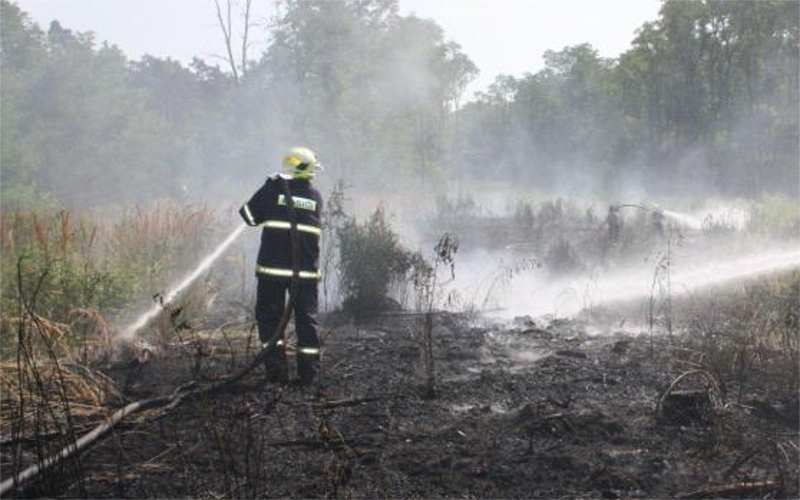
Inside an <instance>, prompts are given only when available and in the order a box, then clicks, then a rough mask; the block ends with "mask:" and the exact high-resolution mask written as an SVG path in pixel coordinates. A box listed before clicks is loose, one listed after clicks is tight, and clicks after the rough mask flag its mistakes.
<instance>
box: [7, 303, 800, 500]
mask: <svg viewBox="0 0 800 500" xmlns="http://www.w3.org/2000/svg"><path fill="white" fill-rule="evenodd" d="M328 323H329V324H334V323H335V322H334V320H333V319H330V320H329V321H328ZM435 325H436V326H435V329H434V332H433V333H434V334H433V337H434V341H435V361H436V389H437V391H436V392H437V394H436V396H435V397H428V394H427V390H426V375H425V362H424V349H423V344H422V342H421V338H422V336H421V335H420V331H421V321H420V318H419V317H418V316H413V315H395V316H384V317H379V318H375V319H374V320H372V321H370V322H368V323H367V324H362V325H352V324H341V325H339V326H336V327H334V328H331V329H330V331H329V333H328V334H327V336H326V339H325V357H324V373H323V376H322V380H321V385H320V387H317V388H301V387H299V386H297V385H295V384H288V385H283V386H276V385H268V384H266V383H265V382H264V380H263V375H262V373H261V372H260V371H258V372H254V373H253V374H252V375H250V376H248V377H247V378H245V379H244V380H243V381H241V382H239V383H237V384H236V385H234V386H232V387H229V388H227V389H225V390H223V391H220V392H218V393H216V394H214V395H206V396H201V397H196V398H193V399H189V400H187V401H185V402H184V403H183V404H182V405H181V406H180V407H178V408H177V409H175V410H173V411H171V412H170V413H168V414H166V415H163V416H161V417H159V412H158V410H148V411H147V412H144V413H141V414H137V415H134V416H133V417H130V418H129V419H128V420H126V423H124V424H123V425H121V426H119V427H117V428H116V429H115V430H114V431H113V432H112V433H111V434H110V435H109V436H107V437H106V438H104V439H103V440H102V441H100V442H99V443H98V444H96V445H94V446H93V447H92V448H90V449H89V450H88V451H87V452H85V453H84V454H83V455H82V457H81V458H80V460H79V461H71V462H70V463H68V464H66V465H65V466H61V467H59V468H57V470H54V471H52V472H50V473H49V474H48V477H47V478H46V479H47V480H46V481H45V482H44V483H42V482H40V483H39V486H37V487H35V488H30V489H28V490H26V491H25V492H23V493H24V494H25V495H31V496H56V497H90V498H109V497H113V498H165V497H169V498H174V497H198V498H223V497H245V498H256V497H270V498H272V497H291V498H321V497H350V498H374V497H388V498H397V497H402V498H413V497H425V498H432V497H437V498H441V497H448V498H476V497H479V498H489V497H491V498H562V497H568V498H575V497H589V498H627V497H637V498H667V497H669V498H674V497H681V496H687V495H688V496H694V497H717V498H780V497H783V498H796V497H797V496H798V488H797V484H798V466H797V460H798V430H799V429H798V427H800V426H799V425H798V420H797V416H796V413H794V412H796V402H794V403H793V402H791V401H790V402H788V406H787V405H786V404H787V402H786V401H782V400H780V399H779V398H778V397H777V396H771V395H769V394H764V393H763V392H758V391H755V390H753V392H752V393H750V394H744V395H743V397H742V398H737V399H735V400H733V398H731V397H722V395H721V394H719V389H718V388H715V387H713V386H712V385H709V383H708V380H706V379H705V378H704V377H702V376H693V375H691V374H690V375H687V376H686V377H684V379H682V381H681V382H680V383H679V384H675V386H674V387H672V388H671V389H669V387H670V383H671V382H672V381H673V380H674V379H675V377H676V375H677V374H680V373H682V372H683V373H685V372H687V371H690V369H689V368H685V367H681V365H680V364H679V363H677V361H676V360H677V355H676V350H674V349H670V348H669V343H668V342H667V340H666V339H660V338H656V339H651V338H650V337H648V336H639V337H632V336H628V335H625V334H622V333H617V334H614V333H610V334H608V335H603V336H595V337H592V336H589V335H587V334H586V333H585V328H584V325H582V324H581V323H579V322H573V321H553V322H551V323H550V324H544V325H542V324H540V325H538V326H537V325H535V324H533V323H528V324H525V323H524V322H521V323H518V324H516V325H513V326H509V325H506V326H498V325H494V326H491V325H489V326H475V325H474V324H473V323H470V322H469V321H467V320H466V319H465V318H463V317H460V316H457V315H449V314H441V315H437V316H436V321H435ZM225 333H226V335H225V337H226V339H222V338H221V337H220V336H219V335H217V336H216V337H214V338H201V337H199V336H197V337H195V338H194V339H193V340H190V341H187V342H184V343H182V344H177V343H171V344H167V345H164V346H161V348H160V350H159V351H158V352H157V353H156V355H155V356H153V357H152V359H150V360H149V362H147V363H144V364H141V365H139V366H136V367H131V366H129V367H124V368H119V367H118V369H117V370H116V371H115V372H113V373H112V375H113V376H114V378H115V379H116V380H117V381H118V383H119V387H120V388H121V390H122V391H123V392H124V394H125V398H126V399H127V400H129V401H132V400H135V399H138V398H143V397H150V396H153V395H157V394H169V393H171V392H172V390H173V389H174V388H175V387H177V386H179V385H180V384H182V383H184V382H186V381H187V380H191V379H192V378H194V379H196V380H198V381H199V382H200V383H203V381H204V380H209V379H213V378H214V377H215V376H219V375H221V374H225V373H230V372H232V371H235V370H236V369H238V368H240V367H241V366H243V365H244V364H245V362H246V360H247V358H248V356H249V355H250V354H248V352H247V350H248V346H250V345H251V342H250V341H248V340H247V339H249V338H250V334H249V332H247V331H243V330H242V331H235V330H230V329H229V330H226V331H225ZM218 334H219V331H218ZM198 353H199V355H198ZM232 353H233V356H231V354H232ZM668 389H669V390H668ZM665 393H667V394H672V395H675V396H676V397H669V398H667V399H666V400H665V402H664V404H659V401H660V399H661V396H663V395H664V394H665ZM678 396H681V397H683V399H681V398H680V397H678ZM732 400H733V401H735V402H731V401H732ZM782 405H783V406H782ZM8 453H9V450H6V449H4V463H5V467H4V471H5V472H6V474H4V477H7V474H8ZM59 471H60V472H59ZM757 482H760V483H762V484H760V485H753V484H749V485H744V486H742V485H740V484H739V483H757ZM715 488H718V489H715ZM16 494H20V492H17V493H16Z"/></svg>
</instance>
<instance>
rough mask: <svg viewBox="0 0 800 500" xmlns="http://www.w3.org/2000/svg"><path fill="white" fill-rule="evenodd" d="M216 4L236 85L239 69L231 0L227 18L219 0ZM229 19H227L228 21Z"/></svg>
mask: <svg viewBox="0 0 800 500" xmlns="http://www.w3.org/2000/svg"><path fill="white" fill-rule="evenodd" d="M249 3H250V2H249V1H248V5H249ZM214 5H215V6H216V7H217V21H218V22H219V29H220V30H222V38H223V40H224V41H225V50H226V51H227V52H228V65H230V67H231V72H233V81H234V83H236V85H239V71H238V70H237V69H236V59H235V58H234V56H233V45H232V40H231V38H232V33H231V30H232V23H231V10H232V7H231V0H227V2H226V5H227V15H226V16H225V18H223V16H222V8H221V7H220V6H219V0H214ZM226 19H227V21H226Z"/></svg>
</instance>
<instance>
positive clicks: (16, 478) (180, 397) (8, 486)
mask: <svg viewBox="0 0 800 500" xmlns="http://www.w3.org/2000/svg"><path fill="white" fill-rule="evenodd" d="M281 181H282V182H281V184H282V187H283V190H284V191H285V194H286V198H287V202H286V207H287V209H288V212H289V219H290V221H291V227H290V230H289V231H290V238H291V244H292V270H293V273H292V280H291V284H290V286H289V301H288V304H287V305H286V308H285V309H284V310H283V316H281V321H280V323H279V324H278V328H277V329H276V330H275V333H274V334H273V335H272V338H271V339H270V340H269V342H267V344H266V345H264V346H263V348H262V349H261V351H259V352H258V354H257V355H256V357H255V358H253V360H252V361H251V362H250V364H249V365H247V366H246V367H245V368H244V369H242V370H241V371H239V372H238V373H236V374H234V375H231V376H230V377H227V378H225V379H223V380H221V381H219V382H216V383H214V384H211V385H207V386H204V387H198V388H196V389H192V390H189V391H187V388H188V387H191V386H193V385H194V383H192V382H190V383H188V384H184V385H182V386H180V387H178V388H177V389H175V392H173V393H172V395H170V396H162V397H158V398H149V399H140V400H139V401H136V402H133V403H131V404H129V405H127V406H125V407H124V408H122V409H120V410H117V411H116V412H114V414H113V415H111V417H109V418H108V419H106V421H105V422H103V423H101V424H100V425H98V426H97V427H95V428H94V429H93V430H91V431H89V432H87V433H86V434H84V435H83V436H81V437H80V438H78V439H77V440H75V441H74V442H72V443H70V444H68V445H67V446H65V447H64V448H62V449H61V451H59V452H58V453H56V454H54V455H50V456H49V457H46V458H44V459H43V460H42V461H41V462H40V463H38V464H36V465H32V466H30V467H28V468H27V469H25V470H23V471H22V472H20V473H19V474H13V475H12V477H10V478H9V479H6V480H5V481H3V482H2V483H0V497H2V496H4V495H5V494H6V493H8V492H9V491H12V490H14V489H15V488H18V487H20V486H22V485H24V484H25V483H26V482H28V481H30V480H31V479H33V478H35V477H36V476H38V475H39V474H40V473H41V472H42V471H44V470H46V469H48V468H50V467H52V466H53V465H55V464H57V463H59V462H61V461H63V460H66V459H68V458H69V457H71V456H72V455H74V454H76V453H78V452H79V451H81V450H82V449H83V448H85V447H86V446H88V445H90V444H91V443H93V442H94V441H96V440H97V439H98V438H100V437H101V436H103V435H104V434H105V433H106V432H108V431H109V430H111V429H112V428H113V427H114V426H116V425H117V424H118V423H120V422H121V421H122V419H124V418H125V417H127V416H128V415H131V414H133V413H136V412H137V411H139V410H145V409H153V408H162V407H163V410H162V413H161V414H162V415H164V414H166V412H168V411H170V410H173V409H174V408H177V407H178V405H180V404H181V403H182V402H183V401H185V400H186V399H187V398H189V397H193V396H198V395H201V394H207V393H211V392H214V391H217V390H219V389H222V388H224V387H226V386H229V385H231V384H234V383H236V382H237V381H239V380H241V379H242V378H243V377H244V376H245V375H247V374H248V373H250V372H251V371H253V369H255V368H256V367H257V366H258V365H260V364H262V363H264V361H265V360H266V359H267V355H268V354H269V353H270V351H271V350H272V349H274V348H275V345H276V344H277V343H278V340H280V339H282V338H283V334H284V332H285V330H286V326H287V325H288V324H289V320H290V319H291V316H292V309H293V308H294V302H295V297H296V295H297V289H298V287H299V278H298V276H299V270H300V255H299V253H300V240H299V235H298V232H297V215H296V212H295V210H294V198H292V192H291V188H290V187H289V183H288V182H286V180H285V179H282V178H281Z"/></svg>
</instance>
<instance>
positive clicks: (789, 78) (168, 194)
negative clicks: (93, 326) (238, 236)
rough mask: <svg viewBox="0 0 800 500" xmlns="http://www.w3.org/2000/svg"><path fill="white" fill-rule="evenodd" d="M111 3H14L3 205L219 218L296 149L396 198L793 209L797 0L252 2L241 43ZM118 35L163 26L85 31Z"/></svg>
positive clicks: (168, 14)
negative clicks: (171, 209) (783, 204)
mask: <svg viewBox="0 0 800 500" xmlns="http://www.w3.org/2000/svg"><path fill="white" fill-rule="evenodd" d="M490 4H491V5H492V7H490V6H489V5H490ZM637 4H638V2H637ZM17 5H19V6H17ZM26 5H29V6H30V8H31V9H32V10H34V11H36V12H37V14H36V16H35V17H34V18H31V17H30V16H29V15H28V14H27V13H26V12H25V8H26ZM110 5H111V4H110V3H103V6H104V7H101V6H100V5H99V4H97V3H91V2H89V3H81V2H78V3H72V2H66V1H65V2H55V3H49V2H47V3H43V2H38V1H36V0H28V2H23V3H21V4H14V3H8V2H4V4H3V12H4V15H3V23H4V24H3V26H4V33H3V43H4V52H3V54H4V58H3V65H2V71H3V77H4V78H3V79H4V85H3V102H2V103H3V110H4V113H3V130H4V134H3V137H4V141H3V162H2V176H3V180H4V182H3V186H2V193H3V201H4V203H6V204H9V203H12V204H19V203H22V204H26V203H29V202H30V201H31V200H37V202H39V200H41V199H42V198H44V199H49V200H52V201H53V202H54V203H65V204H67V205H68V206H72V207H76V208H87V207H92V206H97V205H106V204H116V203H122V204H125V203H130V202H135V201H140V202H141V201H146V200H153V199H157V198H161V199H163V198H172V199H177V200H183V201H196V202H197V201H203V202H210V203H212V204H213V205H214V206H224V205H227V204H229V203H238V202H239V201H240V198H241V196H242V194H241V193H243V192H247V191H248V190H249V189H250V186H252V185H253V184H254V183H258V182H260V179H263V178H264V176H265V175H267V174H269V173H270V172H271V171H272V170H273V169H274V165H275V160H274V159H275V158H278V157H279V155H280V154H281V151H282V150H283V149H284V148H285V147H286V146H287V144H295V143H300V144H309V145H313V147H314V148H315V150H317V152H318V154H319V156H320V157H321V158H323V159H324V161H325V163H327V164H328V165H330V166H331V168H330V170H329V172H328V173H327V174H326V176H323V177H321V178H320V182H321V183H322V186H323V187H324V188H325V189H329V188H330V186H331V185H332V182H333V181H334V180H335V179H342V180H344V181H345V182H346V183H347V184H348V185H350V186H351V187H352V190H355V191H359V192H360V194H362V195H363V194H365V192H366V191H370V192H372V193H377V197H378V198H380V197H384V196H385V195H387V194H388V191H391V192H392V193H395V194H397V193H398V188H399V189H400V190H401V191H402V192H403V193H405V195H406V196H412V197H422V198H424V199H432V198H434V197H435V196H437V193H442V192H452V191H453V187H454V186H456V188H457V189H460V190H462V191H463V192H465V193H474V192H481V191H485V188H484V187H483V186H487V187H488V186H494V187H499V188H500V189H501V190H502V189H507V188H508V187H509V182H507V181H511V183H513V186H514V188H515V189H518V190H520V191H521V193H522V194H519V195H518V196H524V195H525V194H524V193H528V194H530V195H534V196H535V194H536V193H537V192H539V193H543V192H556V193H558V194H561V195H574V196H581V197H588V198H591V199H620V198H627V199H630V198H631V197H632V196H635V197H637V198H639V199H642V198H645V197H647V198H650V199H670V198H676V197H681V196H689V197H693V196H705V195H708V194H712V195H715V196H723V197H724V196H727V197H730V196H745V197H758V196H761V195H763V194H765V193H784V194H788V195H791V196H796V195H797V192H798V182H799V175H800V174H798V166H797V158H798V145H797V144H798V132H797V131H798V117H797V113H795V112H794V110H795V109H797V107H798V85H797V78H798V77H797V75H798V54H797V26H796V24H797V23H796V22H795V19H796V17H797V16H796V14H797V8H798V4H797V3H796V2H782V1H777V2H686V3H684V2H666V3H665V4H663V5H662V6H660V11H659V13H657V14H656V13H655V12H651V11H647V12H645V11H644V10H636V9H630V8H629V6H628V5H627V2H621V3H619V4H616V3H615V4H612V5H613V6H612V5H609V6H607V7H606V8H605V9H603V10H601V11H600V12H598V11H596V10H592V9H596V8H598V7H596V6H595V7H593V8H592V9H589V8H588V7H587V8H584V7H585V6H584V5H583V4H581V3H572V2H567V5H569V6H571V7H570V8H569V9H568V8H567V7H558V8H555V7H553V5H555V4H551V3H548V2H532V3H528V2H509V3H507V4H503V5H504V6H505V7H504V8H502V9H501V8H496V7H495V4H494V3H487V2H484V3H481V2H477V1H473V2H467V3H466V4H464V5H463V6H461V3H459V5H460V6H461V7H459V8H456V7H455V6H454V4H452V3H447V2H445V3H444V4H436V5H437V7H432V6H431V7H426V6H425V5H426V4H422V3H419V4H414V3H413V2H411V3H408V4H406V3H403V2H397V1H394V0H371V1H367V2H355V1H343V0H342V1H330V2H304V1H297V0H294V1H287V2H280V3H277V4H269V3H267V4H264V3H254V4H253V9H254V10H253V11H252V12H251V13H250V17H249V20H250V23H249V24H248V26H249V29H248V44H245V45H244V46H243V45H242V44H241V42H242V41H243V39H242V37H243V34H244V29H243V28H244V20H243V16H244V14H245V12H246V9H245V7H246V6H247V2H244V1H239V2H232V3H231V4H230V8H231V11H230V13H231V16H230V26H228V24H227V21H225V20H226V19H228V16H227V5H228V4H225V3H223V4H221V10H220V14H222V17H221V19H223V21H225V22H224V23H223V27H224V28H225V30H222V29H221V28H220V26H219V25H218V24H215V23H216V22H217V19H216V9H215V7H214V3H213V2H208V3H206V4H204V7H202V8H199V7H196V5H197V4H196V3H192V5H193V6H195V8H192V9H189V8H188V4H186V2H175V3H166V4H162V3H161V2H158V3H157V4H156V3H155V2H152V3H151V2H145V3H144V4H141V5H140V4H138V3H128V2H120V3H116V2H114V6H115V7H114V8H115V9H119V12H117V11H116V10H109V9H110V7H109V6H110ZM156 5H157V6H156ZM559 5H561V4H560V3H559ZM604 5H605V4H604ZM646 5H648V6H649V7H648V8H652V7H653V4H652V3H646ZM134 6H135V7H136V8H137V14H133V13H131V15H130V16H127V15H126V14H125V13H126V12H129V10H126V9H133V8H134ZM180 7H183V8H184V9H185V10H186V12H187V14H186V16H187V17H186V19H185V20H181V18H177V19H176V17H175V16H178V15H179V13H180V12H181V9H180ZM158 9H163V10H158ZM587 9H588V10H587ZM566 10H569V12H571V13H572V14H574V19H565V18H564V13H565V11H566ZM617 10H619V11H622V12H625V14H626V15H617ZM409 12H418V13H419V14H420V16H422V17H414V16H413V15H410V14H409ZM50 13H52V15H51V14H50ZM59 13H60V14H62V15H63V16H64V18H65V19H62V20H58V21H57V22H55V23H53V24H52V25H50V24H45V23H46V22H47V21H45V20H46V19H49V18H51V17H53V16H55V15H57V14H59ZM484 13H485V15H484ZM160 14H163V16H162V15H160ZM588 14H593V15H594V14H596V15H597V18H596V21H597V22H596V23H593V26H594V27H593V28H592V29H587V28H586V24H585V23H586V21H585V15H588ZM551 15H552V16H553V17H548V16H551ZM627 15H629V16H630V17H626V16H627ZM120 16H123V17H124V18H125V19H126V20H128V19H129V20H130V22H128V23H126V26H128V27H132V26H141V23H142V22H143V19H148V18H151V19H152V25H153V28H154V29H153V30H152V31H150V30H144V29H142V30H137V33H139V34H140V36H138V37H136V36H134V35H133V34H131V32H130V31H126V30H122V29H121V28H119V29H120V31H119V33H120V37H121V39H124V40H126V41H120V42H119V43H120V47H122V49H123V50H130V51H131V52H132V54H131V55H128V54H126V53H125V52H123V51H122V50H118V49H116V48H115V46H114V45H111V46H109V45H106V44H104V43H103V42H102V41H101V38H99V37H97V36H92V35H89V34H87V33H85V32H83V31H82V30H84V29H86V28H90V27H91V23H92V22H95V21H96V22H97V23H98V26H97V30H98V33H100V34H101V36H102V37H108V38H109V40H108V41H109V42H110V43H112V44H114V43H116V42H117V40H114V39H113V38H111V37H112V35H113V34H114V33H115V30H116V29H118V28H115V26H119V25H118V24H117V23H118V19H119V17H120ZM198 16H199V17H198ZM429 16H430V17H429ZM476 16H479V20H480V21H481V22H482V23H483V24H484V25H485V29H479V25H476V24H471V23H475V22H476V21H475V18H476ZM201 18H202V19H205V21H201ZM265 18H269V19H270V22H268V23H265V22H264V19H265ZM69 19H75V20H76V21H75V25H76V26H78V27H79V28H80V29H79V30H75V26H73V25H72V24H70V22H69ZM437 19H442V24H444V25H445V27H444V28H443V27H442V25H440V24H439V22H438V21H437ZM526 19H530V21H529V22H528V21H525V20H526ZM604 19H605V20H606V21H603V20H604ZM37 20H38V21H40V22H39V23H37V22H36V21H37ZM78 20H80V21H78ZM499 20H503V22H500V21H499ZM544 22H549V23H551V24H550V28H549V29H545V28H543V27H542V28H541V29H539V28H537V26H538V23H544ZM182 23H185V26H186V29H185V30H182V29H181V28H180V27H181V26H184V24H182ZM450 23H452V33H451V32H450V31H448V29H447V25H449V24H450ZM165 24H166V25H167V26H165ZM170 25H171V26H172V29H169V26H170ZM103 26H108V27H107V28H104V27H103ZM500 26H503V27H506V28H507V29H500V28H499V27H500ZM633 26H638V28H637V29H636V30H633ZM200 27H202V30H200ZM526 28H528V29H527V31H525V29H526ZM467 30H468V31H467ZM223 31H224V32H230V33H232V35H231V37H230V41H231V47H230V48H231V50H230V52H228V51H227V50H226V49H225V44H224V42H223V40H224V38H223ZM495 31H502V34H500V35H496V38H495V35H491V33H492V32H495ZM634 31H635V33H634ZM201 32H202V33H204V34H203V35H202V36H201V35H198V33H201ZM583 32H585V34H586V36H587V37H588V39H589V40H583V41H592V42H593V43H597V44H598V45H602V46H604V47H605V48H603V49H602V50H598V47H597V46H595V45H592V44H589V43H583V42H582V41H581V40H582V39H581V38H576V37H580V35H581V34H582V33H583ZM506 35H508V36H510V37H511V39H506V38H504V37H505V36H506ZM531 36H532V37H531ZM562 36H563V37H566V38H561V37H562ZM132 37H133V38H132ZM160 37H164V38H163V40H165V41H164V43H163V45H164V48H163V49H161V50H159V52H160V54H159V55H157V56H149V55H146V56H142V55H141V51H147V50H150V49H148V47H152V45H149V43H153V42H156V41H158V40H161V38H160ZM459 38H464V40H460V39H459ZM567 39H568V40H570V41H571V42H570V43H571V45H570V46H567V47H564V46H563V45H562V43H564V41H565V40H567ZM130 40H139V41H140V42H144V41H147V42H148V44H144V43H142V44H141V45H140V46H138V47H136V44H135V43H134V42H132V41H130ZM170 40H171V41H170ZM489 40H492V41H489ZM178 42H180V43H178ZM251 42H252V43H251ZM209 43H210V44H212V47H214V48H208V47H207V46H206V45H205V44H209ZM461 43H463V45H460V44H461ZM173 44H174V45H173ZM542 44H546V45H542ZM172 46H174V47H175V48H174V49H169V48H167V47H172ZM126 47H131V48H130V49H128V48H126ZM178 47H183V48H178ZM187 47H189V48H187ZM470 47H476V48H474V49H473V48H470ZM477 47H481V49H478V48H477ZM191 48H194V50H196V52H197V55H198V56H199V58H196V59H192V60H189V59H190V57H189V55H188V54H190V53H191V52H187V51H191ZM243 48H244V49H245V50H242V49H243ZM153 50H154V51H156V49H153ZM173 50H174V51H175V52H174V53H175V54H177V55H176V59H171V58H166V57H164V56H165V52H167V53H168V52H169V51H173ZM210 51H214V52H215V53H217V54H218V55H219V56H220V57H219V58H209V53H210ZM137 52H138V53H137ZM487 52H491V53H492V54H494V56H493V57H490V56H488V55H487ZM472 53H474V54H475V59H473V58H472ZM484 65H485V66H486V67H483V66H484ZM495 71H503V72H508V73H511V74H513V75H514V76H501V75H496V74H493V72H495ZM480 75H483V76H482V78H484V79H485V78H487V77H488V78H490V79H493V80H491V83H490V84H489V85H488V86H486V85H485V83H486V82H487V80H480V79H479V78H481V76H480ZM477 82H484V83H481V84H480V85H478V84H477ZM472 90H477V91H478V92H477V93H476V94H475V95H474V96H472V97H470V94H471V92H472ZM122 181H124V184H123V183H122ZM478 186H481V187H480V188H478ZM553 190H555V191H553ZM408 199H410V198H408Z"/></svg>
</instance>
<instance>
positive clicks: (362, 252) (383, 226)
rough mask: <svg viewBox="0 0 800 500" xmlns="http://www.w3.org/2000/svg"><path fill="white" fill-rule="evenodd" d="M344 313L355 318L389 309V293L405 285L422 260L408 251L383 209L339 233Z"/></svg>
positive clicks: (348, 222)
mask: <svg viewBox="0 0 800 500" xmlns="http://www.w3.org/2000/svg"><path fill="white" fill-rule="evenodd" d="M339 255H340V264H341V272H342V288H343V291H344V294H345V297H346V298H345V301H344V309H345V311H347V312H350V313H353V314H355V315H356V316H361V315H363V314H369V313H374V312H378V311H381V310H385V309H387V306H388V305H389V304H390V303H391V300H389V289H390V287H391V285H392V284H394V283H398V282H400V281H402V280H403V279H404V278H405V277H406V276H407V275H408V273H409V272H410V271H411V270H412V269H413V268H414V266H415V263H418V262H420V261H421V257H420V256H419V255H418V254H416V253H414V252H411V251H410V250H408V249H407V248H405V247H404V246H403V245H402V244H401V243H400V239H399V237H398V235H397V233H395V232H394V231H393V230H392V228H391V226H390V224H389V223H388V222H387V220H386V212H385V209H384V208H383V207H378V208H377V209H376V210H375V212H373V214H372V215H371V216H370V217H369V219H368V220H367V221H366V222H365V223H363V224H358V223H357V222H356V220H355V219H352V218H351V219H349V220H348V221H347V222H346V223H345V224H344V226H343V227H342V228H341V230H340V231H339Z"/></svg>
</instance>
